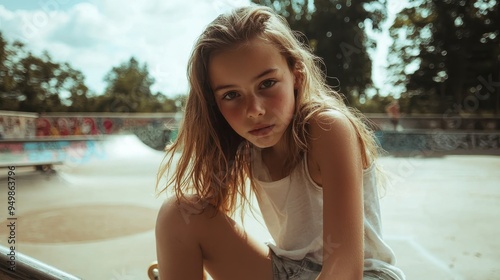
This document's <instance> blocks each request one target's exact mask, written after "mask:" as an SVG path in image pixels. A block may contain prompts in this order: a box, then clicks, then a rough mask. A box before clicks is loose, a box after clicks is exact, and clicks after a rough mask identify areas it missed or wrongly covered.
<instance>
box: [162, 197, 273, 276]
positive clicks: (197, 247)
mask: <svg viewBox="0 0 500 280" xmlns="http://www.w3.org/2000/svg"><path fill="white" fill-rule="evenodd" d="M215 212H216V210H215V209H214V207H212V206H207V207H206V208H205V210H204V211H203V212H202V213H200V214H190V212H189V211H186V210H185V208H182V207H180V208H179V207H178V205H177V204H176V202H175V199H169V200H167V201H166V202H165V203H164V204H163V206H162V208H161V209H160V212H159V213H158V220H157V224H156V248H157V257H158V268H159V271H160V279H169V280H170V279H182V280H184V279H187V280H191V279H193V280H199V279H202V277H203V268H204V267H205V269H206V270H207V271H208V272H209V273H210V275H211V276H212V277H213V278H214V279H217V280H219V279H241V280H245V279H249V280H250V279H262V280H266V279H269V280H271V279H272V264H271V259H270V257H269V248H268V247H267V246H265V245H264V244H261V243H259V242H256V241H255V240H253V239H251V238H250V237H249V236H247V235H246V234H245V232H244V231H243V230H242V229H241V227H239V226H238V225H237V224H236V223H235V222H234V221H233V220H232V219H230V218H229V217H227V216H226V215H224V214H222V213H217V214H216V215H215V216H214V214H215Z"/></svg>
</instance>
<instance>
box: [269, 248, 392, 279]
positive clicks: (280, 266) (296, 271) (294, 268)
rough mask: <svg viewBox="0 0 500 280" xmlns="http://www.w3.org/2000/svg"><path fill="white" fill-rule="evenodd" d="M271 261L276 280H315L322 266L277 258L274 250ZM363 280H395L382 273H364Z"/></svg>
mask: <svg viewBox="0 0 500 280" xmlns="http://www.w3.org/2000/svg"><path fill="white" fill-rule="evenodd" d="M270 251H271V259H272V262H273V279H274V280H288V279H293V280H314V279H316V277H318V275H319V273H320V272H321V268H322V266H321V264H317V263H315V262H313V261H312V260H310V259H308V258H305V259H303V260H292V259H289V258H286V257H279V256H277V255H276V254H275V253H274V252H273V250H270ZM363 280H395V279H394V278H392V277H391V276H389V275H388V274H386V273H384V272H382V271H364V272H363Z"/></svg>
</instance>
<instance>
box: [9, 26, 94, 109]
mask: <svg viewBox="0 0 500 280" xmlns="http://www.w3.org/2000/svg"><path fill="white" fill-rule="evenodd" d="M0 62H1V65H0V80H1V82H2V83H0V101H1V102H0V109H3V110H19V111H26V112H39V113H41V112H61V111H62V112H64V111H66V110H67V107H68V106H71V105H73V104H75V105H78V106H81V107H82V108H83V107H84V106H85V104H86V102H85V101H86V99H87V87H86V86H85V83H84V77H83V75H82V73H81V72H79V71H77V70H74V69H73V68H72V67H71V66H70V65H69V64H68V63H57V62H54V61H53V60H52V58H51V57H50V56H49V54H48V53H47V52H44V53H43V54H42V55H41V56H40V57H39V56H36V55H34V54H32V53H31V52H29V51H26V50H25V47H24V45H23V44H22V43H20V42H14V43H13V44H9V43H8V42H7V41H5V40H4V39H3V37H2V36H1V34H0ZM61 96H66V97H61Z"/></svg>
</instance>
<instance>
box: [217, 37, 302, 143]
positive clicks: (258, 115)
mask: <svg viewBox="0 0 500 280" xmlns="http://www.w3.org/2000/svg"><path fill="white" fill-rule="evenodd" d="M208 71H209V77H210V85H211V87H212V91H213V92H214V94H215V100H216V103H217V106H218V108H219V110H220V112H221V113H222V115H223V116H224V118H225V119H226V121H227V122H228V123H229V125H230V126H231V127H232V128H233V130H234V131H235V132H236V133H238V134H239V135H240V136H242V137H243V138H245V139H247V140H248V141H250V142H251V143H253V144H254V145H255V146H257V147H260V148H269V147H273V146H274V145H276V144H277V143H278V142H279V141H280V140H281V138H282V137H283V134H284V133H285V131H286V129H287V127H288V125H289V124H290V122H291V120H292V117H293V113H294V111H295V97H294V89H295V88H296V86H297V85H296V81H297V79H296V73H294V72H292V71H291V70H290V68H289V67H288V64H287V62H286V60H285V58H284V57H283V56H282V55H281V54H280V53H279V51H278V49H277V48H276V47H275V46H273V45H272V44H270V43H268V42H266V41H264V40H263V39H260V38H255V39H253V40H251V41H249V42H248V43H247V44H244V45H240V46H238V47H236V48H233V49H230V50H227V51H223V52H221V53H217V54H215V55H213V56H212V57H211V59H210V62H209V69H208Z"/></svg>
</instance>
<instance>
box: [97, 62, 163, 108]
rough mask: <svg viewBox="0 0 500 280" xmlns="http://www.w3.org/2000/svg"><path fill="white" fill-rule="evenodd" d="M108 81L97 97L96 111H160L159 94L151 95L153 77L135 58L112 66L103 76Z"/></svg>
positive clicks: (145, 66)
mask: <svg viewBox="0 0 500 280" xmlns="http://www.w3.org/2000/svg"><path fill="white" fill-rule="evenodd" d="M104 80H105V81H106V82H107V83H108V85H107V88H106V92H105V94H104V95H103V96H101V97H99V98H97V103H98V104H97V108H96V110H97V111H102V112H162V111H163V106H162V104H161V103H160V101H159V100H158V97H159V96H160V95H161V94H160V93H157V94H156V95H153V94H152V92H151V86H152V85H153V84H154V78H153V77H151V75H150V74H149V70H148V67H147V65H146V64H144V65H142V66H141V65H140V64H139V62H138V61H137V60H136V59H135V58H133V57H132V58H130V60H129V61H128V62H126V63H122V64H121V65H120V66H118V67H113V68H112V69H111V70H110V71H109V72H108V73H107V74H106V76H105V77H104Z"/></svg>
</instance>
